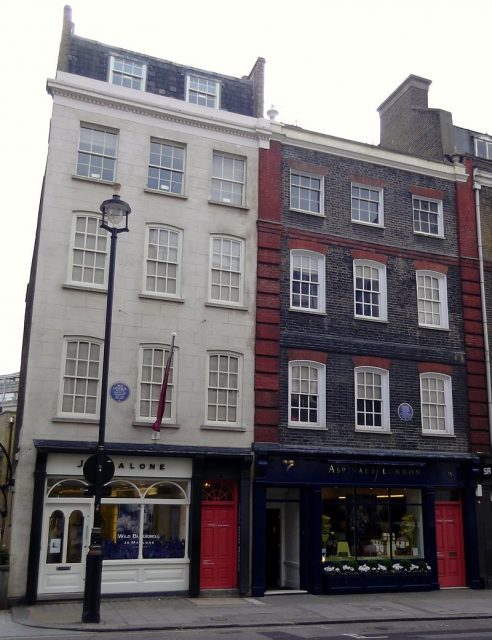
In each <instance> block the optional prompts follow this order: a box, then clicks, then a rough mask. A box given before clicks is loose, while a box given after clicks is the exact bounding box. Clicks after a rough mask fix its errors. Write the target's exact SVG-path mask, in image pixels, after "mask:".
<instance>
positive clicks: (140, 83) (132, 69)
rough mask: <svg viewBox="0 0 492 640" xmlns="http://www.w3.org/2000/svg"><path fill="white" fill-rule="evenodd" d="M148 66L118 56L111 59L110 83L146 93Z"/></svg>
mask: <svg viewBox="0 0 492 640" xmlns="http://www.w3.org/2000/svg"><path fill="white" fill-rule="evenodd" d="M146 75H147V66H146V65H145V64H143V63H142V62H136V61H135V60H128V59H126V58H120V57H118V56H111V57H110V59H109V81H110V82H111V83H112V84H117V85H118V86H120V87H128V88H129V89H137V90H138V91H144V89H145V76H146Z"/></svg>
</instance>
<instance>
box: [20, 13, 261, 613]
mask: <svg viewBox="0 0 492 640" xmlns="http://www.w3.org/2000/svg"><path fill="white" fill-rule="evenodd" d="M263 66H264V61H263V60H262V59H261V58H260V59H258V61H257V62H256V64H255V66H254V68H253V70H252V72H251V73H250V74H249V76H246V77H243V78H241V79H239V78H231V77H229V76H221V75H219V74H216V73H210V72H205V71H201V70H197V69H190V68H187V67H183V66H180V65H177V64H174V63H170V62H166V61H163V60H156V59H155V58H150V57H148V56H145V55H141V54H137V53H134V52H130V51H124V50H121V49H117V48H113V47H111V46H107V45H103V44H100V43H97V42H94V41H91V40H86V39H84V38H79V37H77V36H75V35H74V32H73V24H72V22H71V12H70V9H69V8H68V7H67V8H66V9H65V19H64V25H63V34H62V40H61V46H60V58H59V63H58V70H57V73H56V77H55V78H54V79H50V80H48V83H47V90H48V92H49V94H50V95H51V96H52V98H53V114H52V120H51V129H50V138H49V150H48V159H47V166H46V175H45V181H44V188H43V193H42V196H41V206H40V214H39V225H38V232H37V238H36V246H35V252H34V258H33V270H32V279H31V282H30V286H29V297H28V313H27V332H26V340H25V345H24V355H25V357H24V360H23V364H22V376H23V380H24V384H23V387H24V388H23V391H21V403H22V411H21V419H22V424H21V429H20V436H19V456H18V465H17V471H16V494H15V503H14V511H13V522H12V527H13V535H12V562H11V572H10V585H9V596H10V598H11V599H13V600H16V599H23V598H27V600H28V601H35V600H36V599H39V598H45V597H63V596H65V595H70V596H73V595H75V594H80V593H82V592H83V581H84V560H85V554H86V552H87V545H88V542H89V533H90V528H91V518H92V503H93V498H91V497H88V496H87V495H86V491H85V489H86V485H87V482H86V480H85V479H84V477H83V475H82V465H83V462H84V461H85V459H87V457H88V456H89V455H90V454H91V453H92V452H93V451H94V447H95V443H96V441H97V437H98V416H99V403H100V385H101V364H102V354H103V347H104V344H103V337H104V320H105V308H106V292H107V272H108V257H109V236H108V235H107V234H106V232H104V231H103V230H101V229H100V228H99V222H100V213H99V207H100V204H101V202H102V201H103V200H105V199H108V198H111V196H112V195H113V183H119V184H120V185H121V191H120V195H121V197H122V199H124V200H126V201H127V202H128V203H129V204H130V205H131V207H132V213H131V215H130V217H129V227H130V232H129V233H128V234H126V233H125V234H120V236H119V240H118V248H117V256H116V280H115V289H114V306H113V325H112V341H111V359H110V373H109V386H110V388H111V394H110V397H109V399H108V412H107V426H106V443H107V452H108V454H109V455H111V456H112V458H113V460H114V462H115V466H116V474H115V477H114V479H113V480H112V481H111V483H110V496H109V497H107V498H104V499H103V507H102V515H103V520H104V525H103V548H104V554H105V555H104V557H105V560H104V567H103V587H102V589H103V593H143V592H146V593H149V592H156V593H158V592H185V593H192V594H197V593H198V592H199V591H200V590H201V589H202V590H203V589H218V588H220V589H237V590H238V591H239V592H243V593H244V592H247V591H248V589H249V557H248V554H249V546H250V545H249V512H250V499H249V491H250V488H249V476H250V464H251V446H250V445H251V442H252V439H253V420H254V415H253V414H254V385H253V376H254V344H255V301H256V293H255V287H256V220H257V188H258V187H257V185H258V149H259V148H260V147H262V146H266V145H267V144H268V137H269V123H268V122H267V121H266V120H263V118H262V111H263ZM172 333H176V350H175V353H174V360H173V368H172V372H171V377H170V387H169V390H168V395H167V403H166V412H165V414H164V420H163V424H162V430H161V438H160V440H157V441H152V439H151V433H152V431H151V425H152V423H153V422H154V420H155V414H156V408H157V401H158V397H159V392H160V388H161V382H162V377H163V371H164V364H165V361H166V358H167V356H168V354H169V345H170V342H171V335H172ZM118 383H120V384H119V386H118ZM113 385H117V386H113ZM27 550H29V553H28V552H27Z"/></svg>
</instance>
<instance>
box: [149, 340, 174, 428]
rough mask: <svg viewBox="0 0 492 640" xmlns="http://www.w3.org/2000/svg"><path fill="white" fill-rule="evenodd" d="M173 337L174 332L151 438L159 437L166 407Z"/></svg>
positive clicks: (172, 353)
mask: <svg viewBox="0 0 492 640" xmlns="http://www.w3.org/2000/svg"><path fill="white" fill-rule="evenodd" d="M175 337H176V334H175V333H173V337H172V340H171V349H170V351H169V357H168V359H167V362H166V367H165V369H164V376H163V378H162V387H161V395H160V396H159V404H158V406H157V417H156V420H155V422H154V424H153V425H152V440H159V438H160V437H161V424H162V416H163V415H164V409H165V408H166V394H167V387H168V382H169V373H170V371H171V366H172V363H173V355H174V338H175Z"/></svg>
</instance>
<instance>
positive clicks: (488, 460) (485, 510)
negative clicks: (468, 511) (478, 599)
mask: <svg viewBox="0 0 492 640" xmlns="http://www.w3.org/2000/svg"><path fill="white" fill-rule="evenodd" d="M477 518H478V536H479V549H480V576H481V579H482V583H483V586H484V587H485V588H487V589H491V588H492V536H491V535H490V531H491V530H492V456H490V455H482V456H481V458H480V484H479V485H478V488H477Z"/></svg>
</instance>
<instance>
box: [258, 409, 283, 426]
mask: <svg viewBox="0 0 492 640" xmlns="http://www.w3.org/2000/svg"><path fill="white" fill-rule="evenodd" d="M278 419H279V413H278V409H259V408H258V407H257V408H256V411H255V422H256V424H261V425H263V426H266V425H271V426H275V425H278Z"/></svg>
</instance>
